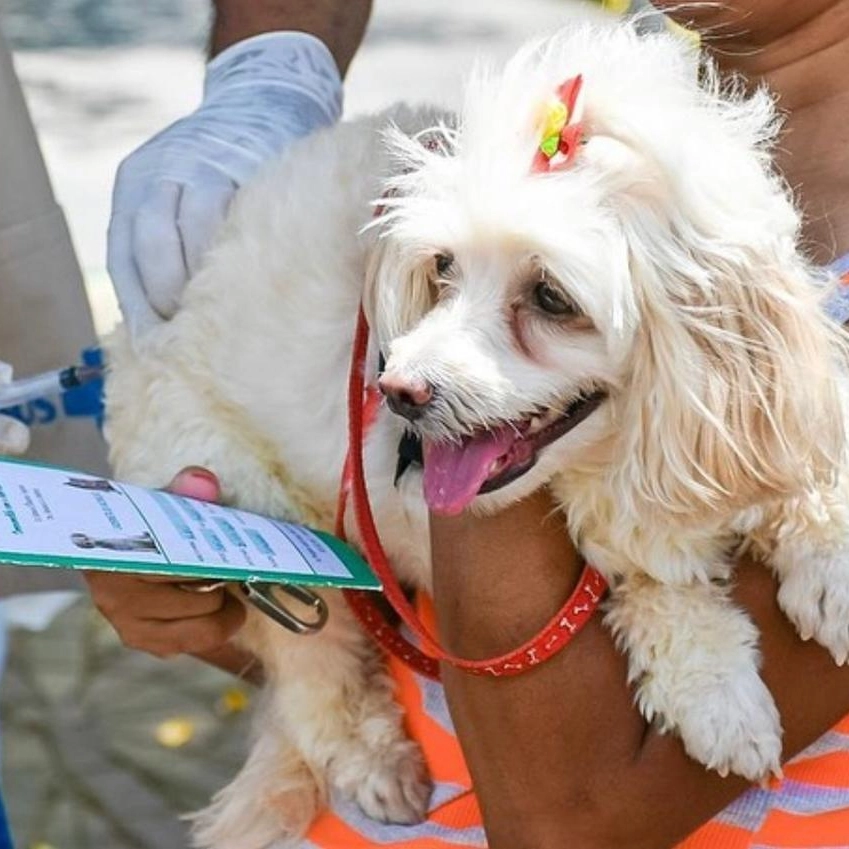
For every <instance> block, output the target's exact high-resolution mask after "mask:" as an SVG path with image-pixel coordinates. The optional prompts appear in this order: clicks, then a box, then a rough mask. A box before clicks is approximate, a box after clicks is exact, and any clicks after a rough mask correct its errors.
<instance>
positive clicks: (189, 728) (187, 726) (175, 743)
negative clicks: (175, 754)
mask: <svg viewBox="0 0 849 849" xmlns="http://www.w3.org/2000/svg"><path fill="white" fill-rule="evenodd" d="M154 736H155V737H156V742H157V743H159V745H160V746H164V747H165V748H166V749H179V748H180V747H181V746H185V745H186V743H188V742H189V741H190V740H191V739H192V738H193V737H194V736H195V723H194V722H193V721H192V720H191V719H189V718H188V717H185V716H175V717H172V718H171V719H166V720H164V721H163V722H160V723H159V725H157V726H156V732H155V734H154Z"/></svg>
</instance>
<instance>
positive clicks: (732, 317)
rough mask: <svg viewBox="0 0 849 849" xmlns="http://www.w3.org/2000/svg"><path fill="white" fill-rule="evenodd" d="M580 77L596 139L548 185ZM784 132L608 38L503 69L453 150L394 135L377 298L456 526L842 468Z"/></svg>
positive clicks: (752, 110)
mask: <svg viewBox="0 0 849 849" xmlns="http://www.w3.org/2000/svg"><path fill="white" fill-rule="evenodd" d="M578 74H580V75H582V77H583V81H584V85H583V114H582V121H583V124H584V127H585V134H584V143H583V145H582V146H581V147H580V149H579V150H578V152H577V155H576V156H575V158H574V161H573V162H572V163H571V165H570V166H569V167H568V168H565V169H564V170H558V171H555V172H552V173H542V174H540V173H532V169H531V163H532V161H533V159H534V157H535V155H536V151H537V150H538V146H539V142H540V108H541V106H542V105H543V104H545V103H546V102H547V101H549V100H550V98H551V96H552V94H553V92H555V91H556V90H557V88H558V86H559V85H560V84H561V83H562V82H563V81H564V80H565V79H567V78H571V77H574V76H576V75H578ZM776 128H777V122H776V118H775V112H774V109H773V104H772V101H771V98H770V97H769V96H768V95H767V93H765V92H763V91H758V92H755V93H754V94H752V95H751V96H745V95H744V94H743V92H742V91H741V89H740V87H739V86H737V87H733V86H729V85H728V84H726V85H725V87H723V86H722V85H721V84H720V82H719V81H718V79H717V76H716V74H715V71H714V69H713V68H712V66H711V65H710V64H709V63H706V62H704V61H703V62H701V64H699V62H698V61H697V59H696V57H695V56H694V55H693V53H692V48H691V47H690V46H689V45H684V44H682V43H681V42H679V41H677V40H676V38H675V37H674V36H670V35H658V36H654V37H650V38H639V37H637V36H636V35H635V34H634V32H633V31H632V30H631V29H630V28H629V27H627V26H625V25H615V26H610V27H607V26H597V25H595V26H587V25H584V26H580V27H578V28H576V29H575V30H572V31H570V32H565V33H562V34H560V35H558V36H556V37H555V38H554V39H551V40H549V41H547V42H545V43H543V44H541V45H536V46H534V47H532V48H529V49H527V50H525V51H524V52H522V53H521V54H520V55H518V56H517V57H516V58H515V59H514V60H513V61H512V62H511V63H509V64H508V66H507V67H506V69H505V70H504V71H503V72H502V73H500V74H478V75H477V77H476V78H475V79H474V80H473V81H472V82H471V84H470V86H469V88H468V92H467V96H466V100H465V106H464V108H463V110H462V111H461V113H460V118H459V121H458V124H457V126H456V127H454V128H449V127H443V128H437V129H436V130H434V131H433V132H432V133H431V134H430V140H431V141H430V143H429V144H422V143H421V140H420V139H409V138H407V137H405V136H403V135H401V134H400V133H393V134H391V136H390V141H391V144H392V146H393V148H394V151H395V153H396V154H397V157H398V161H399V169H398V175H397V176H396V177H395V178H393V180H392V181H391V183H390V186H389V188H390V191H389V192H388V196H387V197H386V198H385V199H384V201H383V203H384V205H385V211H384V213H383V215H382V217H381V219H379V221H378V222H377V223H376V225H375V227H376V228H377V227H379V228H380V237H379V239H378V240H377V248H376V250H375V254H374V259H373V262H372V268H371V273H370V277H369V284H368V286H367V292H366V303H367V311H368V313H369V315H370V317H371V320H372V324H373V326H374V327H375V329H376V334H377V338H378V341H379V344H380V346H381V350H382V351H383V353H384V355H385V357H386V367H385V371H384V373H383V375H382V377H381V381H380V385H381V388H382V389H383V390H384V393H385V394H386V395H387V397H388V400H389V403H390V406H391V407H392V408H393V409H394V410H395V411H396V412H398V413H399V414H401V415H403V416H405V417H406V418H407V419H408V420H409V426H410V427H411V428H412V429H414V430H415V431H417V432H418V433H419V435H420V436H421V437H422V439H423V442H424V456H425V473H424V486H425V495H426V498H427V501H428V503H429V505H430V507H431V509H433V510H436V511H441V512H447V513H454V512H459V511H460V510H462V509H463V508H464V507H466V506H467V505H468V504H470V503H471V502H472V501H473V500H475V499H476V498H477V497H478V496H481V497H480V498H478V499H477V502H476V503H478V504H480V505H482V506H483V507H487V506H491V507H498V506H501V505H503V504H504V503H505V502H506V501H508V500H510V499H514V498H517V497H520V496H522V495H524V494H527V493H528V492H529V491H531V490H532V489H534V488H536V487H538V486H539V485H541V484H542V483H544V482H545V481H547V480H548V479H550V478H551V477H552V476H553V475H555V474H557V473H558V472H562V471H563V470H565V469H568V468H573V469H574V468H578V467H582V468H585V469H586V468H590V467H593V463H595V464H596V466H595V467H593V473H596V474H606V475H609V476H611V477H613V478H617V479H618V485H619V486H620V487H621V491H622V494H623V497H629V498H638V499H640V500H641V501H642V502H643V503H646V504H652V505H656V506H659V507H662V508H663V509H664V510H667V511H668V510H672V511H675V512H678V513H681V512H686V513H688V514H691V513H692V512H693V511H694V510H699V509H702V508H704V507H705V506H706V505H709V506H711V507H712V508H715V507H716V506H717V505H718V504H725V505H727V506H731V505H733V506H735V507H739V506H741V505H743V504H749V503H752V501H753V500H754V499H758V498H763V497H766V496H768V495H769V494H787V493H790V492H795V491H798V489H799V488H800V487H805V486H809V485H811V483H812V482H813V481H815V480H816V478H817V476H821V475H826V474H828V473H829V470H830V469H832V468H833V464H834V462H835V458H836V457H837V455H838V454H839V451H840V450H841V449H840V446H841V445H842V439H843V434H842V424H841V422H842V416H841V414H840V411H839V404H838V399H837V393H836V389H835V386H834V381H833V374H834V358H835V356H836V350H837V348H836V347H835V346H839V343H838V342H837V336H836V331H835V330H834V329H832V328H831V327H830V326H829V325H828V323H827V320H826V319H825V318H823V317H822V316H821V314H820V310H819V307H818V303H817V295H816V292H815V287H813V286H812V285H811V273H810V270H809V269H808V268H807V267H806V265H805V263H804V261H803V260H802V258H801V257H800V255H799V253H798V250H797V240H798V227H799V221H798V216H797V213H796V211H795V209H794V207H793V204H792V202H791V200H790V199H789V198H788V194H787V191H786V189H785V187H784V185H783V184H782V182H781V180H780V179H779V178H778V177H777V176H776V174H775V173H774V172H773V170H772V166H771V162H770V158H769V150H768V146H769V144H770V143H771V141H772V140H773V138H774V136H775V132H776ZM434 139H436V143H434V142H433V140H434ZM602 445H603V446H604V451H601V450H600V446H602ZM487 493H491V494H487Z"/></svg>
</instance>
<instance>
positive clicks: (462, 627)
mask: <svg viewBox="0 0 849 849" xmlns="http://www.w3.org/2000/svg"><path fill="white" fill-rule="evenodd" d="M553 509H554V508H553V505H552V503H551V502H550V500H549V498H548V496H547V494H546V493H544V492H540V493H538V494H537V495H535V496H533V497H532V498H530V499H528V500H527V501H525V502H523V503H521V504H519V505H517V506H516V507H514V508H512V509H510V510H508V511H506V512H504V513H500V514H499V515H498V516H496V517H491V518H485V519H482V518H473V517H469V516H461V517H458V518H455V519H444V518H436V517H434V519H433V520H432V539H433V562H434V597H435V601H436V606H437V612H438V615H439V626H440V633H441V634H442V637H443V639H444V641H445V643H446V645H447V646H448V648H449V649H450V650H451V651H453V652H454V653H456V654H460V655H462V656H466V657H491V656H494V655H497V654H500V653H502V652H504V651H506V650H508V649H511V648H513V647H515V646H517V645H520V644H521V643H522V642H523V641H524V640H526V639H528V638H530V637H531V636H533V634H534V633H536V631H538V630H539V628H540V626H541V625H542V624H543V623H544V622H546V621H548V619H549V618H550V617H551V616H553V615H554V613H555V612H556V611H557V609H558V608H559V607H560V605H561V604H562V602H563V600H564V599H565V598H566V597H567V596H568V595H569V594H570V592H571V590H572V588H573V586H574V584H575V583H576V581H577V578H578V574H579V571H580V562H579V558H578V556H577V554H576V552H575V549H574V547H573V546H572V544H571V542H570V540H569V538H568V536H567V534H566V532H565V530H564V528H563V524H562V522H560V521H559V520H558V519H556V518H554V517H553V515H552V512H553ZM737 579H738V580H737V587H736V590H735V598H736V600H737V601H738V602H740V603H741V604H743V606H745V607H746V608H747V609H748V610H749V613H750V614H751V616H752V618H753V620H754V621H755V623H756V625H757V627H758V629H759V631H760V632H761V635H762V640H761V650H762V653H763V658H764V665H763V670H762V675H763V678H764V680H765V681H766V683H767V685H768V686H769V688H770V690H771V691H772V693H773V695H774V697H775V698H776V701H777V703H778V707H779V710H780V713H781V716H782V720H783V724H784V729H785V735H784V743H785V750H784V751H785V755H786V756H790V755H792V754H794V753H795V752H798V751H799V750H800V749H801V748H802V747H804V746H805V745H806V744H807V743H810V742H812V741H813V740H814V739H816V738H817V737H818V736H819V735H820V734H821V733H822V732H824V731H825V730H826V729H828V728H830V727H831V726H832V725H833V724H834V723H835V722H836V721H837V720H838V719H839V718H840V717H841V716H843V715H844V714H845V713H846V712H847V711H849V669H847V668H845V667H844V668H838V667H837V666H835V664H834V663H833V661H832V660H831V658H830V657H829V655H828V654H827V653H826V652H825V651H824V650H823V649H821V648H820V647H818V646H816V645H814V644H812V643H802V642H801V641H800V640H799V639H798V638H797V637H796V635H795V632H794V630H793V627H792V626H791V625H790V624H789V623H788V622H787V620H786V619H785V618H784V616H783V614H782V613H781V612H780V611H779V610H778V607H777V605H776V603H775V597H776V587H775V584H774V582H773V580H772V578H771V576H770V575H769V573H768V571H767V570H766V569H764V568H763V566H756V565H753V564H749V563H744V564H741V566H740V568H739V570H738V572H737ZM443 680H444V683H445V687H446V691H447V694H448V699H449V706H450V708H451V713H452V716H453V719H454V722H455V725H456V727H457V731H458V734H459V738H460V742H461V744H462V746H463V750H464V753H465V755H466V758H467V761H468V763H469V767H470V769H471V772H472V777H473V779H474V784H475V789H476V791H477V795H478V798H479V800H480V803H481V806H482V810H483V814H484V822H485V825H486V829H487V836H488V838H489V841H490V847H491V849H526V847H527V849H530V848H531V847H533V849H548V847H558V849H560V847H562V846H563V845H564V843H563V840H564V835H565V834H568V835H569V844H568V845H569V846H570V849H602V847H604V849H608V847H615V849H659V847H667V846H672V845H674V844H675V843H676V842H678V841H679V840H681V839H683V838H684V837H685V836H686V835H687V834H688V833H690V832H691V831H692V830H694V829H695V828H696V827H697V826H699V825H700V824H701V823H702V822H704V821H706V820H707V819H709V818H710V817H711V816H713V815H714V814H715V813H717V812H718V811H719V810H721V809H722V808H723V807H724V806H725V805H726V804H727V803H729V802H730V801H732V800H733V799H734V798H735V797H736V796H738V795H739V794H740V793H741V792H742V791H743V790H744V789H745V788H746V786H747V785H746V783H745V782H744V781H743V780H741V779H737V778H729V779H722V778H720V777H719V776H718V775H717V774H716V773H715V772H708V771H707V770H705V769H704V768H703V767H702V766H700V765H699V764H697V763H696V762H694V761H692V760H690V759H689V758H688V757H687V756H686V755H685V754H684V751H683V748H682V746H681V744H680V742H679V741H678V739H677V738H676V737H675V736H672V735H668V736H662V735H660V734H659V733H658V732H657V731H656V729H654V728H652V727H650V726H648V725H647V724H646V722H645V721H644V720H643V718H642V717H641V715H640V714H639V712H638V711H637V709H636V708H635V707H634V704H633V696H632V693H631V692H630V690H629V689H628V687H627V686H626V684H625V681H626V664H625V659H624V657H623V656H622V655H621V654H620V653H619V652H618V651H617V650H616V648H615V647H614V645H613V641H612V639H611V636H610V633H609V631H608V630H607V629H606V628H605V626H604V625H603V623H602V620H601V617H600V616H596V617H594V618H593V619H592V620H591V621H590V622H589V624H588V625H587V626H586V627H585V628H584V630H583V631H581V633H580V634H579V635H578V636H577V637H576V638H575V639H574V640H573V641H572V642H571V643H570V644H569V645H568V647H567V648H565V649H564V650H563V651H561V652H560V653H559V654H557V655H555V656H554V657H553V658H552V659H550V660H548V661H547V662H546V663H545V664H543V665H542V666H541V667H538V668H537V669H535V670H534V671H533V672H531V673H526V674H523V675H520V676H517V677H515V678H508V679H490V678H486V677H475V676H470V675H467V674H465V673H463V672H459V671H457V670H453V669H450V668H443Z"/></svg>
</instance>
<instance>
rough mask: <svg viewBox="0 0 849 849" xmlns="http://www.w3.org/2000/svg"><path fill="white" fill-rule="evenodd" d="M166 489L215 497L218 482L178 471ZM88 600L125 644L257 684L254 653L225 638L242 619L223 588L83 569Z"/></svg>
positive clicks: (199, 471)
mask: <svg viewBox="0 0 849 849" xmlns="http://www.w3.org/2000/svg"><path fill="white" fill-rule="evenodd" d="M168 489H169V490H170V491H171V492H175V493H178V494H180V495H187V496H189V497H191V498H197V499H199V500H201V501H217V500H218V499H219V497H220V490H219V485H218V481H217V479H216V478H215V476H214V475H212V474H211V473H210V472H207V471H205V470H203V469H197V468H189V469H184V470H183V471H182V472H180V473H179V474H178V475H177V476H176V477H175V478H174V480H173V481H172V482H171V484H170V485H169V487H168ZM84 577H85V580H86V583H87V584H88V588H89V592H90V593H91V597H92V600H93V601H94V604H95V606H96V607H97V608H98V610H100V612H101V613H102V614H103V615H104V616H105V617H106V619H108V620H109V622H110V624H111V625H112V627H113V628H114V629H115V630H116V631H117V633H118V636H119V637H120V638H121V640H122V642H123V643H124V645H126V646H127V647H128V648H134V649H139V650H140V651H145V652H148V653H149V654H154V655H156V656H157V657H163V658H164V657H172V656H174V655H178V654H184V653H185V654H191V655H192V656H194V657H196V658H198V659H199V660H203V661H205V662H207V663H210V664H212V665H213V666H217V667H219V668H220V669H223V670H225V671H227V672H231V673H233V674H234V675H238V676H240V677H242V678H244V679H245V680H248V681H252V682H254V683H259V682H260V681H261V679H262V670H261V669H260V667H259V666H258V665H257V663H256V661H255V658H254V657H253V656H252V655H250V654H248V653H247V652H244V651H242V650H241V649H239V648H238V647H236V646H235V645H233V643H232V642H231V641H230V640H231V638H232V637H233V635H234V634H235V633H236V632H237V631H238V630H239V628H240V627H241V626H242V623H243V622H244V621H245V609H244V606H243V605H242V604H241V602H239V600H238V599H236V598H235V597H234V596H233V595H232V594H231V593H229V592H227V591H226V590H224V589H216V590H213V591H212V592H191V591H189V590H187V589H183V588H181V585H182V587H191V586H192V584H191V582H186V581H175V580H174V579H173V578H167V577H158V576H138V575H127V574H122V573H118V572H85V573H84Z"/></svg>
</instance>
